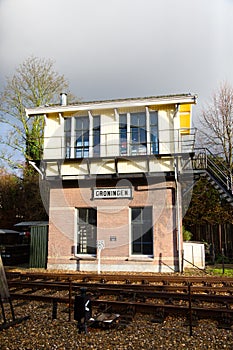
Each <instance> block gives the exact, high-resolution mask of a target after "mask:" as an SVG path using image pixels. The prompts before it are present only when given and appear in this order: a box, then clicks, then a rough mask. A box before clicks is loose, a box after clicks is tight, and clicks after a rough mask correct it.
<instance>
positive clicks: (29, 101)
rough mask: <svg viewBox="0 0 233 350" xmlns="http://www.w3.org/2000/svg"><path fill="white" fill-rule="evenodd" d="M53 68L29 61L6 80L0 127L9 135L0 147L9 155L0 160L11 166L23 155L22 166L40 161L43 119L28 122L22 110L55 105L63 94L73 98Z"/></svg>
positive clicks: (48, 62)
mask: <svg viewBox="0 0 233 350" xmlns="http://www.w3.org/2000/svg"><path fill="white" fill-rule="evenodd" d="M53 65H54V63H53V61H51V60H46V59H40V58H37V57H29V58H28V59H26V60H25V61H24V62H23V63H22V64H21V65H20V66H19V67H18V68H17V69H16V72H15V74H14V76H13V77H11V78H9V77H8V78H7V80H6V85H5V87H4V90H3V92H2V93H1V95H0V123H3V124H7V126H8V128H9V129H10V132H9V133H8V134H7V135H5V137H3V136H0V143H1V144H3V145H5V146H7V149H8V150H11V152H10V151H9V152H8V154H6V153H5V151H4V153H2V155H0V157H1V158H2V159H4V160H5V161H6V162H8V164H11V165H15V164H14V161H13V160H12V159H15V153H18V155H21V156H22V155H23V157H24V159H25V160H26V162H28V161H29V160H40V159H41V157H42V149H43V130H44V116H40V115H39V116H35V117H32V118H28V117H27V116H26V113H25V108H30V107H39V106H43V105H46V104H56V103H58V102H59V99H60V93H61V92H63V91H66V92H68V97H69V98H70V99H73V98H74V97H73V96H72V95H71V94H70V93H69V91H68V82H67V81H66V79H65V78H64V76H63V75H60V74H58V73H57V72H56V71H55V70H54V67H53ZM17 165H18V166H19V164H17Z"/></svg>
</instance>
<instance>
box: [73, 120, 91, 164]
mask: <svg viewBox="0 0 233 350" xmlns="http://www.w3.org/2000/svg"><path fill="white" fill-rule="evenodd" d="M75 137H76V141H75V158H87V157H88V156H89V118H88V117H76V118H75Z"/></svg>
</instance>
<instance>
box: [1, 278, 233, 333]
mask: <svg viewBox="0 0 233 350" xmlns="http://www.w3.org/2000/svg"><path fill="white" fill-rule="evenodd" d="M6 275H7V279H8V286H9V290H10V295H11V298H12V300H18V299H24V300H28V301H29V300H37V301H41V302H46V303H51V304H52V317H53V318H56V316H57V305H58V304H59V303H60V304H64V305H65V306H66V307H67V308H68V314H69V320H71V319H72V312H73V305H74V299H75V295H79V294H80V291H81V289H83V288H85V289H86V292H87V295H88V297H89V298H90V299H91V301H92V305H93V307H94V308H96V309H97V310H105V311H106V310H108V311H111V312H117V313H119V314H122V315H124V317H126V316H127V314H128V315H129V314H130V315H131V316H132V317H133V315H134V314H135V313H137V312H139V313H147V314H148V313H150V314H151V315H153V319H154V321H155V322H162V321H163V320H164V319H165V318H166V317H167V316H168V315H171V314H172V315H183V316H186V317H187V319H188V320H189V322H191V323H192V324H194V323H195V322H197V321H198V320H199V319H203V318H206V319H214V320H217V321H218V326H219V327H222V328H227V329H231V327H232V326H233V278H226V277H213V276H198V277H196V276H189V277H186V276H176V275H175V276H174V275H167V276H165V275H126V274H122V275H116V274H101V275H97V274H83V273H75V274H73V273H72V274H69V273H64V274H63V273H47V272H46V273H26V272H24V273H13V272H11V271H6Z"/></svg>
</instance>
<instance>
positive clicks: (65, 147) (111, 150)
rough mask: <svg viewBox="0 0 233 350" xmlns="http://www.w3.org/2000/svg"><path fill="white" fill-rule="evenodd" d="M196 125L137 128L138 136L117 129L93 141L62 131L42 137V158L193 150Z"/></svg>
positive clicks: (171, 152) (136, 154)
mask: <svg viewBox="0 0 233 350" xmlns="http://www.w3.org/2000/svg"><path fill="white" fill-rule="evenodd" d="M195 134H196V129H175V130H174V129H166V130H159V132H158V134H157V135H151V134H150V132H148V131H146V133H145V132H144V133H142V137H141V139H140V132H139V133H138V139H134V138H133V137H132V133H130V132H129V133H126V134H125V135H124V137H122V135H121V134H120V133H119V132H118V133H108V132H106V133H100V134H99V142H97V143H96V140H95V139H94V137H93V135H92V134H91V132H90V133H88V135H81V137H80V135H79V138H77V136H76V135H72V134H69V135H64V136H51V137H45V138H44V153H43V159H44V160H48V159H82V158H102V157H128V156H143V155H147V156H151V155H174V154H179V153H190V152H193V150H194V143H195Z"/></svg>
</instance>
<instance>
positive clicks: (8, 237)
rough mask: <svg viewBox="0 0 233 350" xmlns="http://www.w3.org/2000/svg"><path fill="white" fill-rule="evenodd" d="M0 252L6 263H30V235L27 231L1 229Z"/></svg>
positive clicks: (10, 264)
mask: <svg viewBox="0 0 233 350" xmlns="http://www.w3.org/2000/svg"><path fill="white" fill-rule="evenodd" d="M0 254H1V257H2V261H3V264H4V265H9V266H12V265H20V264H25V263H29V256H30V235H29V234H28V233H27V232H18V231H14V230H8V229H0Z"/></svg>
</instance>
